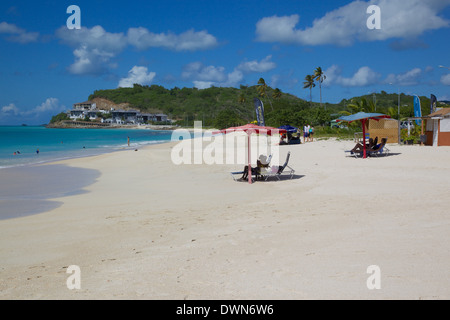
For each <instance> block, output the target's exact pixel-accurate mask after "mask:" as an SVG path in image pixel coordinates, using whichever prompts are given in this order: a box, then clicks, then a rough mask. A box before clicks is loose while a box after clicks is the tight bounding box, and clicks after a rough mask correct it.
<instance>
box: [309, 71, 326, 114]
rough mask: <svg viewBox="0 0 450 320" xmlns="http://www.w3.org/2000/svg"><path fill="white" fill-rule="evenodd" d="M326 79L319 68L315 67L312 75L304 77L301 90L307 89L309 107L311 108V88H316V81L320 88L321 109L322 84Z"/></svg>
mask: <svg viewBox="0 0 450 320" xmlns="http://www.w3.org/2000/svg"><path fill="white" fill-rule="evenodd" d="M326 78H327V76H326V75H325V74H324V73H323V70H322V68H321V67H317V68H316V70H314V74H308V75H307V76H306V77H305V81H304V82H303V89H309V99H310V105H311V106H312V88H314V87H315V86H316V81H317V82H318V83H319V87H320V106H321V107H322V83H323V82H324V80H325V79H326Z"/></svg>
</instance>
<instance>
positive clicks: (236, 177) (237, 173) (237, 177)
mask: <svg viewBox="0 0 450 320" xmlns="http://www.w3.org/2000/svg"><path fill="white" fill-rule="evenodd" d="M272 156H273V155H272V154H271V155H270V156H269V157H268V158H267V160H266V163H264V164H265V165H267V166H268V165H270V161H272ZM243 174H244V171H235V172H230V175H231V177H232V178H233V180H234V181H241V178H240V177H242V175H243ZM259 175H260V174H259V173H258V174H256V173H255V172H254V168H252V180H253V181H254V180H255V179H253V176H256V178H257V176H259Z"/></svg>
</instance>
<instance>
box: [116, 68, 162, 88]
mask: <svg viewBox="0 0 450 320" xmlns="http://www.w3.org/2000/svg"><path fill="white" fill-rule="evenodd" d="M155 76H156V73H155V72H148V69H147V68H146V67H140V66H134V67H133V68H132V69H131V70H130V71H128V77H126V78H123V79H121V80H120V82H119V87H120V88H132V87H133V85H134V84H135V83H136V84H140V85H149V84H151V83H152V81H153V79H154V78H155Z"/></svg>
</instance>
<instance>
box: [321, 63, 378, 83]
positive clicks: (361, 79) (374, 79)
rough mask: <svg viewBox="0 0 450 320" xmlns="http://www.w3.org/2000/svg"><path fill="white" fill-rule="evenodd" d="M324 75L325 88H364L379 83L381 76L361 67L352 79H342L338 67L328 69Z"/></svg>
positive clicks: (340, 70)
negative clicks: (335, 85) (331, 86)
mask: <svg viewBox="0 0 450 320" xmlns="http://www.w3.org/2000/svg"><path fill="white" fill-rule="evenodd" d="M324 74H325V75H326V76H327V79H326V81H325V82H324V85H325V86H330V85H332V84H337V85H340V86H343V87H364V86H370V85H373V84H376V83H378V82H379V79H380V77H381V75H380V74H379V73H377V72H375V71H373V70H372V69H370V68H369V67H361V68H359V70H358V71H356V73H355V74H353V76H352V77H343V76H342V69H341V68H340V67H339V66H336V65H333V66H331V67H330V68H328V69H327V70H326V71H325V72H324Z"/></svg>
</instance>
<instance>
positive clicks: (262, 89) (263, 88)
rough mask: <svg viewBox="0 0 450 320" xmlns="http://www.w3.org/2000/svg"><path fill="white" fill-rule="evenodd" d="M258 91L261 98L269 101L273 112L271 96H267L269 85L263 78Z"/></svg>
mask: <svg viewBox="0 0 450 320" xmlns="http://www.w3.org/2000/svg"><path fill="white" fill-rule="evenodd" d="M257 90H258V92H259V96H260V97H261V98H264V97H267V99H269V103H270V106H271V108H272V111H273V106H272V101H270V98H269V96H268V95H267V94H266V90H267V84H266V81H265V80H264V79H263V78H259V80H258V88H257Z"/></svg>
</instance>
